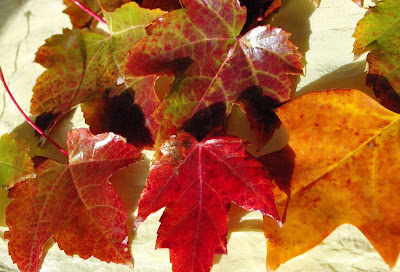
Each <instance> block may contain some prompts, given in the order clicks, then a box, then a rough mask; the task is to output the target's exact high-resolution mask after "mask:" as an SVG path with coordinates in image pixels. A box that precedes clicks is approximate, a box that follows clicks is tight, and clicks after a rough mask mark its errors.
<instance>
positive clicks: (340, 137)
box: [264, 90, 400, 269]
mask: <svg viewBox="0 0 400 272" xmlns="http://www.w3.org/2000/svg"><path fill="white" fill-rule="evenodd" d="M277 115H278V116H279V118H280V119H281V120H282V123H283V124H284V125H285V126H286V128H287V129H288V131H289V135H290V136H289V137H290V139H289V146H290V148H291V149H292V150H290V149H285V150H284V151H282V152H278V153H276V154H272V155H268V157H269V158H264V160H265V161H269V162H273V163H274V164H273V167H274V168H275V169H279V168H280V169H283V171H280V172H279V171H276V172H275V173H274V172H272V174H274V175H275V177H276V180H277V181H282V183H281V184H280V187H281V188H282V191H280V190H277V191H276V192H275V197H276V199H277V206H278V210H279V211H280V214H281V215H282V214H283V213H285V219H286V220H285V219H283V220H284V223H283V227H282V228H275V227H274V226H273V225H271V224H269V223H268V221H269V220H268V218H266V220H265V234H266V237H267V238H268V239H269V241H268V246H267V249H268V255H267V267H268V268H269V269H275V268H276V267H278V266H279V265H280V264H281V263H283V262H285V261H287V260H289V259H291V258H293V257H295V256H297V255H300V254H302V253H304V252H305V251H307V250H309V249H311V248H312V247H314V246H316V245H318V244H319V243H320V242H321V241H322V240H323V239H324V238H325V237H326V236H327V235H328V234H329V233H330V232H332V231H333V230H334V229H335V228H336V227H338V226H339V225H341V224H344V223H350V224H353V225H355V226H356V227H358V228H359V229H360V230H361V231H362V232H363V234H364V235H365V236H366V237H367V238H368V239H369V241H370V242H371V243H372V245H373V246H374V247H375V249H376V250H377V251H378V252H379V254H380V255H381V256H382V258H383V259H384V260H385V261H386V262H387V263H388V264H389V265H390V266H393V265H394V264H395V262H396V259H397V257H398V255H399V252H400V235H399V229H400V228H399V216H400V208H399V207H398V205H395V203H399V201H400V197H399V194H398V193H396V192H398V191H399V190H400V166H399V164H398V163H397V162H398V161H399V160H400V137H399V130H400V115H398V114H396V113H393V112H391V111H389V110H387V109H385V108H384V107H382V106H381V105H379V104H378V103H377V102H376V101H374V100H373V99H371V98H370V97H368V96H367V95H365V94H363V93H361V92H359V91H356V90H330V91H323V92H315V93H311V94H307V95H304V96H301V97H299V98H297V99H296V100H294V101H291V102H289V103H287V104H285V105H283V106H281V107H280V108H278V110H277ZM279 162H282V163H279ZM270 165H271V164H270ZM291 166H292V167H291ZM293 167H294V168H293ZM286 193H290V199H289V201H288V203H287V198H286Z"/></svg>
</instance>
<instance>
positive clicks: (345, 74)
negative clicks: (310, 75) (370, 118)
mask: <svg viewBox="0 0 400 272" xmlns="http://www.w3.org/2000/svg"><path fill="white" fill-rule="evenodd" d="M365 67H366V61H365V60H362V61H357V62H352V63H349V64H346V65H343V66H341V67H339V68H338V69H336V70H334V71H332V72H330V73H329V74H326V75H324V76H322V77H320V78H318V79H317V80H315V81H313V82H311V83H309V84H308V85H306V86H304V87H303V88H301V89H300V90H299V91H297V92H296V94H295V97H298V96H301V95H304V94H306V93H310V92H312V91H317V90H326V89H336V88H341V89H342V88H344V89H358V90H360V91H363V92H364V93H366V94H367V95H369V96H371V97H373V98H375V95H374V92H373V90H372V89H371V88H370V87H368V86H366V85H365V82H366V77H367V73H366V72H365Z"/></svg>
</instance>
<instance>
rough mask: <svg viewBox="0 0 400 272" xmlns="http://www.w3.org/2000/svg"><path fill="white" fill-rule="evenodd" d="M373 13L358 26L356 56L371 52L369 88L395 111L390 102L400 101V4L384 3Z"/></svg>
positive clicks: (388, 0) (355, 46)
mask: <svg viewBox="0 0 400 272" xmlns="http://www.w3.org/2000/svg"><path fill="white" fill-rule="evenodd" d="M370 11H371V13H370V14H367V15H366V16H365V17H364V18H363V19H361V20H360V21H359V22H358V25H357V28H356V31H355V33H354V37H355V38H356V41H355V42H354V55H355V56H356V57H357V56H359V55H360V54H362V53H364V52H366V51H371V52H370V53H369V54H368V56H367V61H368V63H369V71H368V77H367V84H368V85H372V86H373V87H374V91H375V94H376V95H377V96H378V97H380V98H382V100H383V101H382V103H383V104H384V105H385V106H388V107H390V108H392V109H395V108H396V107H392V106H390V104H391V101H390V100H391V99H393V100H396V99H397V100H399V98H398V95H399V94H400V47H399V43H400V3H399V1H396V0H385V1H381V2H379V3H378V4H377V5H376V6H375V7H372V8H370ZM391 93H397V94H398V95H397V97H396V96H393V95H392V94H391ZM391 96H392V97H393V98H390V97H391ZM388 98H390V99H389V101H388ZM399 105H400V103H398V105H397V107H399Z"/></svg>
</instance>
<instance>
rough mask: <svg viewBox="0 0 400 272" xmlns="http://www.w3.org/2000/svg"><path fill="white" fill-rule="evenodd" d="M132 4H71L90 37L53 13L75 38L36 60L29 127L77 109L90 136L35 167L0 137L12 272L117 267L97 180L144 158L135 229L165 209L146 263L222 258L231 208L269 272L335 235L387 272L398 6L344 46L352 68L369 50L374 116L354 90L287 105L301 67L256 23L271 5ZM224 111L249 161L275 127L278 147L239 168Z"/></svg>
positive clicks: (114, 219) (375, 11)
mask: <svg viewBox="0 0 400 272" xmlns="http://www.w3.org/2000/svg"><path fill="white" fill-rule="evenodd" d="M138 2H140V3H136V2H131V1H128V0H119V1H118V0H114V1H107V0H100V1H95V0H86V1H83V3H84V4H85V5H86V6H87V7H89V8H90V9H91V10H92V11H94V12H95V13H97V14H99V15H100V16H102V17H104V19H105V22H106V26H104V27H103V30H101V31H99V30H98V29H97V27H96V26H97V25H98V24H99V22H97V21H95V20H94V19H93V17H91V16H90V15H87V14H86V13H85V12H84V11H82V10H81V9H80V8H79V7H77V6H76V5H75V3H73V2H72V1H68V0H65V4H66V5H67V9H66V10H65V12H66V13H67V14H68V15H69V16H70V18H71V22H72V24H73V26H74V27H73V28H72V29H65V30H64V31H63V34H60V35H55V36H52V37H51V38H49V39H47V40H46V43H45V44H44V45H43V46H41V47H40V48H39V50H38V51H37V53H36V59H35V61H36V62H37V63H40V64H41V65H42V66H43V67H45V68H46V71H45V72H44V73H43V74H42V75H40V77H39V78H38V79H37V82H36V85H35V86H34V89H33V92H34V94H33V97H32V101H31V113H32V114H34V115H35V116H37V119H36V123H37V124H38V125H39V126H40V127H42V128H43V129H44V130H46V131H48V132H50V131H51V130H52V128H53V127H54V126H57V123H58V121H59V120H60V118H61V117H62V116H63V115H65V114H67V113H68V112H70V111H71V110H72V109H73V108H74V107H76V106H77V105H80V106H81V108H82V111H83V113H84V117H85V121H86V123H87V124H88V125H89V127H90V131H89V130H87V129H74V130H72V131H70V132H69V133H68V136H67V148H68V150H67V152H68V163H67V164H61V163H58V162H55V161H53V160H50V159H45V160H41V161H40V162H39V163H36V165H35V167H34V164H33V162H32V160H31V158H29V156H28V154H27V150H28V147H27V146H26V144H25V143H23V142H21V141H19V140H16V139H15V136H14V135H3V136H2V137H1V139H0V152H1V154H2V156H1V157H2V158H1V159H0V185H2V186H4V187H6V188H8V190H9V195H8V196H9V198H11V199H13V201H12V202H11V204H10V205H9V206H8V208H7V211H6V223H7V225H8V227H9V231H7V232H6V233H5V238H6V239H7V240H8V241H9V242H8V248H9V253H10V255H11V257H12V259H13V261H14V262H15V263H16V264H17V265H18V267H19V269H20V270H21V271H24V272H25V271H37V270H38V267H39V263H40V260H41V258H42V255H43V246H44V245H45V243H46V242H47V241H48V240H49V239H51V238H52V239H54V241H56V242H57V244H58V246H59V247H60V248H61V249H62V250H64V251H65V253H66V254H68V255H74V254H77V255H79V256H80V257H82V258H85V259H86V258H89V257H91V256H94V257H96V258H98V259H100V260H103V261H107V262H115V263H123V264H130V263H131V259H132V258H131V255H130V250H129V245H128V239H129V237H128V232H127V228H126V220H127V212H126V210H125V208H124V205H123V203H122V201H121V200H120V198H119V197H118V194H117V193H116V191H115V190H114V188H113V186H112V185H111V184H110V183H109V178H110V176H111V175H112V174H114V173H115V172H116V171H118V169H121V168H124V167H127V166H128V165H130V164H132V163H135V162H138V161H139V160H140V159H141V151H142V150H144V149H153V150H155V151H156V158H155V159H154V162H153V163H152V165H151V168H150V173H149V176H148V178H147V181H146V187H145V189H144V190H143V192H142V193H141V197H140V201H139V210H138V215H137V218H136V221H135V223H134V228H135V229H136V228H138V227H140V226H139V225H140V223H141V222H143V221H144V220H146V218H147V217H148V216H149V215H150V214H151V213H153V212H155V211H157V210H159V209H161V208H163V207H166V208H165V210H164V213H163V216H162V217H161V219H160V221H161V225H160V228H159V230H158V238H157V241H156V248H158V247H161V248H169V252H170V260H171V263H172V268H173V271H175V272H176V271H209V270H210V269H211V266H212V263H213V259H214V256H215V255H216V254H226V244H227V241H226V236H227V232H228V227H227V223H228V219H229V208H230V205H231V203H236V204H237V205H239V206H241V207H243V208H244V209H246V210H248V211H252V210H256V211H259V212H261V213H262V214H264V215H266V216H265V219H264V229H265V236H266V237H267V238H268V245H267V250H268V256H267V268H268V269H271V270H273V269H275V268H277V267H278V266H279V265H280V264H281V263H283V262H285V261H287V260H289V259H291V258H293V257H295V256H297V255H300V254H302V253H304V252H305V251H307V250H309V249H311V248H312V247H314V246H315V245H317V244H319V243H320V242H321V241H322V240H323V239H324V238H325V237H327V236H328V235H329V234H330V233H331V232H332V231H333V230H334V229H335V228H336V227H338V226H339V225H341V224H344V223H350V224H353V225H354V226H356V227H357V228H359V229H360V230H361V231H362V232H363V234H364V235H365V236H366V237H367V238H368V239H369V241H370V242H371V243H372V245H373V246H374V247H375V249H376V250H377V251H378V252H379V254H380V255H381V256H382V257H383V259H384V260H385V261H386V262H387V263H388V264H389V265H390V266H393V265H394V264H395V262H396V260H397V257H398V254H399V252H400V233H399V230H400V220H399V219H398V218H400V208H399V207H398V206H397V205H396V203H400V196H398V194H397V193H396V192H397V191H400V164H399V163H398V162H399V161H400V160H399V159H400V148H399V146H400V137H399V130H400V115H399V114H397V113H395V112H400V98H399V94H400V68H399V65H400V46H398V44H399V36H400V5H399V3H398V1H396V0H383V1H381V2H379V3H378V4H377V5H376V7H374V8H371V9H370V11H371V12H370V13H369V14H368V15H366V16H365V17H364V19H362V20H361V21H360V22H359V24H358V25H357V28H356V32H355V34H354V37H355V38H356V41H355V44H354V54H355V56H359V55H360V54H362V53H364V52H367V51H370V53H369V54H368V57H367V61H368V63H369V71H368V77H367V84H368V85H370V86H372V87H373V89H374V91H375V94H376V97H377V98H378V99H379V101H380V102H381V103H382V105H384V106H385V107H386V108H385V107H384V106H382V105H380V104H379V103H378V102H376V100H374V99H373V98H371V97H369V96H367V95H366V94H364V93H362V92H360V91H357V90H354V89H346V90H343V89H342V90H324V91H320V92H313V93H310V94H306V95H303V96H300V97H298V98H296V99H294V100H291V99H290V98H291V81H290V75H300V74H302V71H303V64H302V62H301V58H302V56H301V54H300V53H299V52H298V50H297V47H296V46H295V45H294V44H293V43H292V42H290V41H289V36H290V34H289V33H287V32H285V31H284V30H283V29H280V28H277V27H272V26H269V25H266V24H265V22H266V20H267V19H268V18H269V16H272V14H273V13H275V12H277V11H278V10H279V7H280V5H281V4H280V1H279V0H270V1H267V0H264V1H242V2H241V3H239V1H237V0H181V1H180V2H178V1H173V0H168V1H146V0H143V1H138ZM316 2H319V1H316ZM354 2H356V3H357V4H359V5H362V3H361V2H360V1H354ZM317 4H318V3H317ZM163 10H165V11H163ZM100 24H101V22H100ZM104 29H105V30H104ZM165 76H167V77H170V78H172V82H171V84H170V87H169V91H168V93H167V94H166V95H162V94H160V93H157V92H156V90H155V83H156V81H157V79H158V78H159V77H165ZM235 104H236V105H239V106H240V107H241V109H242V110H243V111H244V112H245V113H246V116H247V118H248V120H249V122H250V125H251V128H252V129H253V131H254V133H255V135H256V136H257V143H258V147H259V148H261V147H262V146H264V145H265V144H266V143H267V142H268V141H269V140H270V139H271V137H272V135H273V134H274V132H275V131H276V129H278V128H279V127H280V126H281V125H283V126H285V127H286V129H287V130H288V131H289V138H290V139H289V143H288V145H287V146H286V147H285V148H284V149H282V150H280V151H277V152H274V153H271V154H267V155H264V156H262V157H260V158H257V159H256V158H254V157H252V156H251V155H250V154H248V153H247V151H246V145H247V144H246V142H245V141H244V140H243V139H240V138H238V137H235V136H230V135H228V134H227V126H228V118H229V116H230V114H231V110H232V107H233V106H234V105H235ZM387 108H389V109H390V110H389V109H387ZM391 110H392V111H391ZM393 111H395V112H393Z"/></svg>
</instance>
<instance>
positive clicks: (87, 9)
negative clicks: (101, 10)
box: [71, 0, 107, 25]
mask: <svg viewBox="0 0 400 272" xmlns="http://www.w3.org/2000/svg"><path fill="white" fill-rule="evenodd" d="M71 1H72V2H74V3H75V4H76V5H77V6H78V7H80V8H81V9H82V10H83V11H85V12H86V13H88V14H89V15H90V16H92V17H93V18H95V19H96V20H97V21H99V22H100V23H103V24H105V25H107V23H106V21H104V19H103V18H101V17H100V16H99V15H97V14H96V13H94V12H93V11H91V10H90V9H89V8H88V7H86V6H85V5H84V4H82V3H81V2H79V1H78V0H71Z"/></svg>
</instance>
